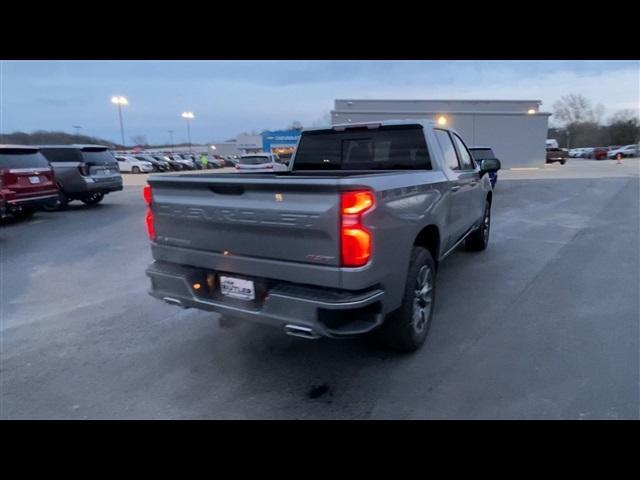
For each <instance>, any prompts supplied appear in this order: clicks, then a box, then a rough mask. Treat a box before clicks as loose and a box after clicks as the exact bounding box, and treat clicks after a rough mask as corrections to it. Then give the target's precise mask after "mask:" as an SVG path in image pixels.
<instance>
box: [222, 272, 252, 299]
mask: <svg viewBox="0 0 640 480" xmlns="http://www.w3.org/2000/svg"><path fill="white" fill-rule="evenodd" d="M220 291H221V292H222V294H223V295H226V296H227V297H232V298H239V299H241V300H254V299H255V298H256V295H255V288H254V286H253V282H252V281H251V280H243V279H241V278H233V277H223V276H220Z"/></svg>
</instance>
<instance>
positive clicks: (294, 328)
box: [284, 324, 320, 340]
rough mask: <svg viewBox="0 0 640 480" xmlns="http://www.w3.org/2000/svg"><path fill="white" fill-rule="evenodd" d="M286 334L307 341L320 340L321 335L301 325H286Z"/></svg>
mask: <svg viewBox="0 0 640 480" xmlns="http://www.w3.org/2000/svg"><path fill="white" fill-rule="evenodd" d="M284 332H285V333H286V334H287V335H291V336H292V337H301V338H306V339H307V340H316V339H318V338H320V335H318V334H317V333H316V332H315V331H314V330H313V329H312V328H309V327H303V326H301V325H291V324H288V325H285V326H284Z"/></svg>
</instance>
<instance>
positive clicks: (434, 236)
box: [413, 224, 440, 269]
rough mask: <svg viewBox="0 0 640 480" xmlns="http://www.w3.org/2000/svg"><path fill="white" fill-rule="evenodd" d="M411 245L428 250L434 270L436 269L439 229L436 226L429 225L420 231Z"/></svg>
mask: <svg viewBox="0 0 640 480" xmlns="http://www.w3.org/2000/svg"><path fill="white" fill-rule="evenodd" d="M413 245H414V246H419V247H424V248H426V249H427V250H429V253H431V257H432V258H433V262H434V263H435V265H436V269H437V268H438V259H439V256H440V229H439V228H438V226H437V225H434V224H430V225H427V226H426V227H424V228H423V229H422V230H420V232H419V233H418V235H417V236H416V238H415V240H414V241H413Z"/></svg>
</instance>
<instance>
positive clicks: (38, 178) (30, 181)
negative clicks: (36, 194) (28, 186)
mask: <svg viewBox="0 0 640 480" xmlns="http://www.w3.org/2000/svg"><path fill="white" fill-rule="evenodd" d="M29 183H40V177H29Z"/></svg>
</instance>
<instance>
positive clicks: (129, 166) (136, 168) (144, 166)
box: [116, 155, 153, 173]
mask: <svg viewBox="0 0 640 480" xmlns="http://www.w3.org/2000/svg"><path fill="white" fill-rule="evenodd" d="M116 160H117V161H118V168H119V169H120V171H121V172H131V173H149V172H152V171H153V165H151V163H149V162H145V161H143V160H138V159H137V158H135V157H132V156H130V155H116Z"/></svg>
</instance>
